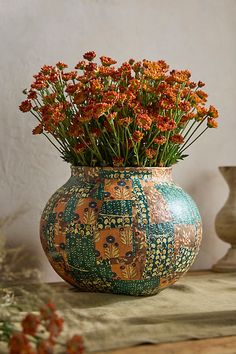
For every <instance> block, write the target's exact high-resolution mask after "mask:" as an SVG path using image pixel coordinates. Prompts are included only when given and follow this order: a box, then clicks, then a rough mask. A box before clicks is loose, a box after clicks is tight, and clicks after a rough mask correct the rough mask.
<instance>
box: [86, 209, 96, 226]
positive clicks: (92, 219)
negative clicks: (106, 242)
mask: <svg viewBox="0 0 236 354" xmlns="http://www.w3.org/2000/svg"><path fill="white" fill-rule="evenodd" d="M95 223H96V214H95V212H94V210H91V209H89V210H88V211H85V212H84V217H83V224H89V225H91V224H95Z"/></svg>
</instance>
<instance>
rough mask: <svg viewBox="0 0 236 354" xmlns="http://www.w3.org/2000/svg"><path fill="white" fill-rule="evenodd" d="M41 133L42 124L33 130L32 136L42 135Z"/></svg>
mask: <svg viewBox="0 0 236 354" xmlns="http://www.w3.org/2000/svg"><path fill="white" fill-rule="evenodd" d="M42 132H43V125H42V123H40V124H39V125H37V127H35V128H34V129H33V130H32V133H33V135H37V134H42Z"/></svg>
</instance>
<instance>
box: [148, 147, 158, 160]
mask: <svg viewBox="0 0 236 354" xmlns="http://www.w3.org/2000/svg"><path fill="white" fill-rule="evenodd" d="M145 154H146V156H147V158H148V159H150V160H151V159H153V158H154V157H155V155H156V150H154V149H151V148H149V149H146V150H145Z"/></svg>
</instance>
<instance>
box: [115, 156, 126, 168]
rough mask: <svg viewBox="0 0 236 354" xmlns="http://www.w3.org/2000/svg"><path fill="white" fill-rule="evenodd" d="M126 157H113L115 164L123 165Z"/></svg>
mask: <svg viewBox="0 0 236 354" xmlns="http://www.w3.org/2000/svg"><path fill="white" fill-rule="evenodd" d="M123 163H124V159H123V157H113V166H114V167H120V166H123Z"/></svg>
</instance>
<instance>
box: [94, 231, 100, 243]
mask: <svg viewBox="0 0 236 354" xmlns="http://www.w3.org/2000/svg"><path fill="white" fill-rule="evenodd" d="M100 238H101V235H100V232H99V231H98V230H95V231H94V241H95V242H98V241H100Z"/></svg>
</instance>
